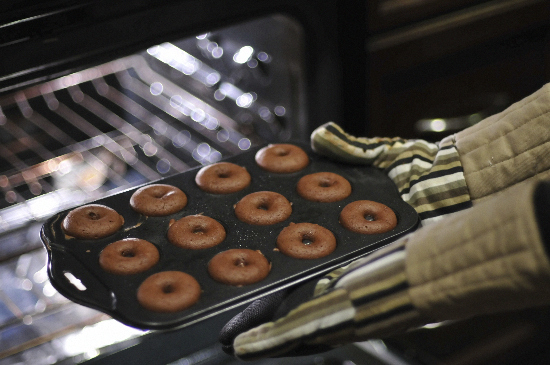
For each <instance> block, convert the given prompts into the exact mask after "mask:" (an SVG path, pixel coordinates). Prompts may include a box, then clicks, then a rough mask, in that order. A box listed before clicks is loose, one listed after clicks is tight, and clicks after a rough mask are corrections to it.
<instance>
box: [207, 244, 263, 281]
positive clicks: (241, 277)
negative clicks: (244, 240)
mask: <svg viewBox="0 0 550 365" xmlns="http://www.w3.org/2000/svg"><path fill="white" fill-rule="evenodd" d="M270 270H271V264H270V263H269V261H267V259H266V258H265V256H264V255H262V253H261V252H259V251H254V250H249V249H245V248H242V249H237V248H236V249H231V250H227V251H224V252H220V253H218V254H217V255H216V256H214V257H213V258H212V259H211V260H210V262H208V273H209V274H210V276H211V277H212V279H214V280H216V281H218V282H220V283H223V284H227V285H235V286H237V285H249V284H253V283H256V282H258V281H261V280H263V279H264V278H265V277H266V276H267V274H269V271H270Z"/></svg>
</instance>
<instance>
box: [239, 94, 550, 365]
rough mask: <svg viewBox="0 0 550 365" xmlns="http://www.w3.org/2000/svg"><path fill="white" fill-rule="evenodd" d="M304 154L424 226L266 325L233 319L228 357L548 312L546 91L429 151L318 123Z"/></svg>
mask: <svg viewBox="0 0 550 365" xmlns="http://www.w3.org/2000/svg"><path fill="white" fill-rule="evenodd" d="M312 146H313V148H314V150H315V151H316V152H317V153H320V154H323V155H326V156H328V157H330V158H333V159H336V160H339V161H345V162H347V163H356V164H368V165H373V166H377V167H379V168H382V169H384V170H385V171H386V172H387V173H388V175H389V176H390V178H391V179H392V180H393V181H394V182H395V183H396V185H397V187H398V190H399V192H400V194H401V196H402V197H403V199H404V200H405V201H406V202H408V203H409V204H411V205H412V206H413V207H414V208H415V209H416V210H417V212H418V213H419V215H420V217H421V219H422V223H423V226H422V227H421V228H420V229H418V230H417V231H415V232H413V233H411V234H409V235H408V236H405V237H403V238H401V239H399V240H398V241H396V242H393V243H391V244H390V245H388V246H386V247H384V248H382V249H380V250H378V251H376V252H374V253H372V254H370V255H369V256H366V257H364V258H362V259H359V260H357V261H355V262H353V263H352V264H350V265H349V266H347V267H343V268H340V269H338V270H336V271H334V272H332V273H330V274H329V275H327V276H326V277H324V278H322V279H321V280H319V281H317V282H315V283H314V284H315V285H314V290H311V289H310V293H311V292H313V297H312V298H311V297H310V298H311V299H309V300H307V299H302V301H303V300H306V301H305V302H302V304H299V305H296V306H292V308H293V309H292V310H290V312H288V314H286V315H284V316H282V317H281V318H279V319H277V320H274V321H272V319H269V320H263V321H260V322H256V323H253V321H252V322H249V324H251V325H247V324H246V323H245V322H247V321H248V320H249V319H250V317H249V316H248V314H247V315H245V316H242V317H241V318H236V321H235V322H237V323H238V326H236V327H235V323H231V324H232V326H233V327H234V328H237V327H238V328H239V331H238V332H239V333H240V334H239V335H238V336H236V337H232V339H233V338H234V341H233V340H232V341H231V342H232V345H233V346H232V347H233V350H234V353H235V355H236V356H237V357H239V358H241V359H253V358H258V357H273V356H288V355H295V354H299V353H300V351H298V350H299V349H303V348H306V349H307V348H309V349H313V350H315V349H320V350H322V349H326V348H327V346H328V347H334V346H338V345H340V344H346V343H350V342H355V341H360V340H365V339H371V338H382V337H385V336H388V335H390V334H392V333H399V332H402V331H405V330H408V329H412V328H416V327H418V326H420V325H423V324H427V323H432V322H438V321H443V320H449V319H464V318H470V317H473V316H476V315H480V314H486V313H497V312H502V311H507V310H515V309H523V308H529V307H533V306H540V305H548V304H550V262H549V260H548V254H549V252H550V228H548V227H550V224H549V223H548V222H549V221H548V219H550V213H549V212H550V209H549V208H548V207H550V84H549V85H545V86H544V87H543V88H542V89H540V90H539V91H537V92H536V93H534V94H533V95H531V96H529V97H527V98H525V99H524V100H522V101H520V102H518V103H515V104H514V105H512V106H510V107H509V108H507V109H506V110H505V111H503V112H501V113H499V114H497V115H494V116H492V117H489V118H487V119H485V120H483V121H481V122H480V123H478V124H477V125H475V126H473V127H470V128H468V129H466V130H464V131H462V132H460V133H457V134H456V135H455V136H452V137H448V138H446V139H444V140H442V141H441V142H440V143H438V144H433V143H428V142H425V141H420V140H410V141H407V140H403V139H400V138H356V137H353V136H350V135H348V134H346V133H345V132H344V131H343V130H342V129H341V128H340V127H339V126H338V125H336V124H334V123H328V124H326V125H323V126H321V127H320V128H318V129H317V130H316V131H315V132H314V133H313V134H312ZM541 180H542V182H541ZM545 180H546V181H545ZM472 202H473V203H474V204H472ZM465 208H469V209H465ZM450 213H453V214H450ZM428 222H430V223H431V224H426V223H428ZM308 285H311V284H308ZM312 286H313V285H312ZM297 291H299V290H297ZM302 297H304V298H307V296H304V295H303V294H302ZM254 306H257V308H256V309H258V308H261V307H262V305H261V303H260V302H258V303H255V304H253V305H252V306H251V307H254ZM275 307H276V305H275V304H272V306H271V307H267V311H266V310H261V309H260V310H259V312H261V313H264V314H265V313H266V312H269V311H270V310H275ZM264 309H265V308H264ZM245 312H246V310H245ZM245 312H243V313H245ZM252 317H253V316H252ZM243 319H244V320H243ZM269 321H271V322H269ZM266 322H267V323H266ZM259 323H263V324H261V325H259V326H258V324H259ZM255 326H257V327H255ZM252 327H255V328H252ZM250 328H252V329H250ZM248 329H250V330H248ZM241 332H242V333H241ZM306 353H307V352H306Z"/></svg>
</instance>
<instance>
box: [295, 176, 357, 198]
mask: <svg viewBox="0 0 550 365" xmlns="http://www.w3.org/2000/svg"><path fill="white" fill-rule="evenodd" d="M296 191H297V192H298V194H299V195H300V196H301V197H302V198H304V199H306V200H310V201H314V202H323V203H329V202H336V201H340V200H342V199H345V198H347V197H348V196H349V195H350V194H351V185H350V183H349V181H348V180H346V179H345V178H344V177H343V176H341V175H338V174H335V173H333V172H317V173H314V174H309V175H305V176H303V177H302V178H301V179H300V180H298V184H296Z"/></svg>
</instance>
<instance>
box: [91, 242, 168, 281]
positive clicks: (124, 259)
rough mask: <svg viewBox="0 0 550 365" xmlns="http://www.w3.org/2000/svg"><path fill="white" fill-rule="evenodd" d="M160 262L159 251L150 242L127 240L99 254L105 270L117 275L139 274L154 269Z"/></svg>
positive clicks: (115, 243)
mask: <svg viewBox="0 0 550 365" xmlns="http://www.w3.org/2000/svg"><path fill="white" fill-rule="evenodd" d="M158 261H159V251H158V250H157V248H156V247H155V245H153V244H152V243H151V242H149V241H145V240H142V239H140V238H126V239H123V240H120V241H116V242H113V243H111V244H109V245H108V246H107V247H105V248H104V249H103V250H102V251H101V253H100V254H99V265H100V266H101V267H102V268H103V270H105V271H107V272H110V273H112V274H117V275H130V274H137V273H139V272H142V271H145V270H148V269H150V268H151V267H153V266H154V265H155V264H156V263H157V262H158Z"/></svg>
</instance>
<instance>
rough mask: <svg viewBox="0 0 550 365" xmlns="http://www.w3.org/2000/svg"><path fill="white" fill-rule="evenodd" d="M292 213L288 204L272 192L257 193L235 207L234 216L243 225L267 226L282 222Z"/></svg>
mask: <svg viewBox="0 0 550 365" xmlns="http://www.w3.org/2000/svg"><path fill="white" fill-rule="evenodd" d="M291 213H292V206H291V204H290V202H289V201H288V200H287V198H285V197H284V196H282V195H281V194H279V193H275V192H273V191H257V192H255V193H251V194H248V195H246V196H245V197H243V198H242V199H241V200H240V201H239V202H238V203H237V204H236V205H235V215H236V216H237V218H238V219H239V220H240V221H242V222H245V223H248V224H254V225H258V226H267V225H270V224H275V223H279V222H282V221H284V220H285V219H287V218H288V217H290V214H291Z"/></svg>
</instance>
